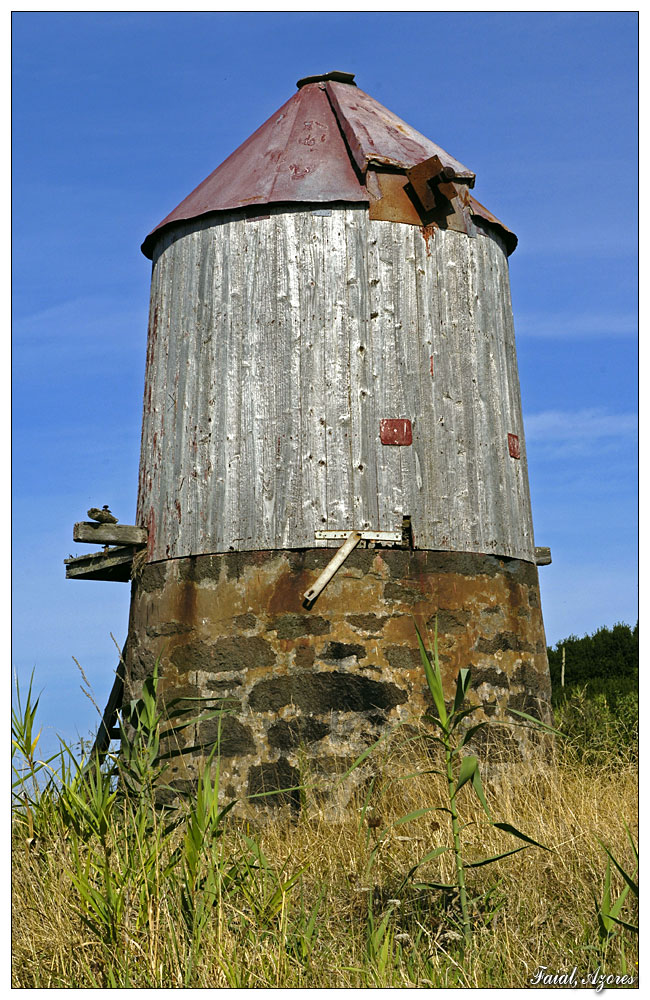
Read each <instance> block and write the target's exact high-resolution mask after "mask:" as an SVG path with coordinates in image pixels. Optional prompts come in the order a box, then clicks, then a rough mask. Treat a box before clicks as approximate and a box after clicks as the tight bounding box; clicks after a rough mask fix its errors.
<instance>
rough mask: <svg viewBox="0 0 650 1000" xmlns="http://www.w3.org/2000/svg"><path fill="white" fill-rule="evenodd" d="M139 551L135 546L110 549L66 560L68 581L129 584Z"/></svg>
mask: <svg viewBox="0 0 650 1000" xmlns="http://www.w3.org/2000/svg"><path fill="white" fill-rule="evenodd" d="M137 551H138V548H137V547H136V546H134V545H128V546H124V547H120V548H115V549H109V550H108V552H89V553H87V554H86V555H83V556H76V557H72V556H71V557H70V559H64V564H65V576H66V580H110V581H113V582H117V583H128V581H129V580H130V579H131V566H132V564H133V557H134V555H135V553H136V552H137Z"/></svg>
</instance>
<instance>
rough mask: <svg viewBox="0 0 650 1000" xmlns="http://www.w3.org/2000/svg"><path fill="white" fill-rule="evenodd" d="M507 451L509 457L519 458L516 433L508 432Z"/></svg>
mask: <svg viewBox="0 0 650 1000" xmlns="http://www.w3.org/2000/svg"><path fill="white" fill-rule="evenodd" d="M508 452H509V454H510V458H521V453H520V451H519V438H518V436H517V435H516V434H508Z"/></svg>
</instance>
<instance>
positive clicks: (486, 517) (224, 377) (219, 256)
mask: <svg viewBox="0 0 650 1000" xmlns="http://www.w3.org/2000/svg"><path fill="white" fill-rule="evenodd" d="M268 211H269V217H268V218H260V219H255V220H248V221H247V220H246V219H245V215H244V213H243V212H233V213H229V214H224V215H222V216H220V217H218V218H212V219H203V220H201V219H199V220H194V221H193V222H191V223H187V224H181V225H179V226H178V227H177V229H175V230H174V231H173V232H172V233H166V234H163V235H162V236H161V240H160V244H159V246H158V248H157V250H156V254H155V255H154V267H153V277H152V296H151V312H150V324H149V346H148V353H147V373H146V382H145V414H144V420H143V436H142V463H141V469H140V490H139V501H138V522H139V523H140V524H142V525H145V524H146V525H148V526H150V528H151V527H153V530H152V538H151V549H150V555H151V557H153V558H154V559H165V558H172V557H178V556H185V555H190V554H199V553H204V552H223V551H228V550H239V549H241V550H255V549H269V548H304V547H312V546H314V545H330V546H331V545H333V544H334V543H333V542H331V541H327V540H318V541H317V540H315V538H314V532H315V531H317V530H322V529H329V530H350V529H352V528H361V529H363V528H364V527H365V528H375V529H377V530H384V531H390V530H396V529H399V527H400V525H401V520H402V516H403V515H410V516H411V518H412V526H413V537H414V542H415V545H416V546H417V547H418V548H430V549H446V550H456V551H471V552H491V553H495V554H500V555H504V556H512V557H516V558H523V559H528V560H530V561H534V558H535V554H534V540H533V531H532V518H531V513H530V499H529V492H528V476H527V467H526V451H525V439H524V433H523V425H522V418H521V402H520V391H519V380H518V374H517V361H516V352H515V343H514V328H513V322H512V313H511V305H510V292H509V279H508V264H507V258H506V256H505V252H504V249H503V246H502V245H501V243H500V241H499V239H498V237H495V236H491V235H480V236H478V237H477V238H474V239H472V238H469V237H467V236H466V235H465V234H462V233H456V232H451V231H445V232H443V231H439V230H438V231H432V232H430V233H428V234H423V233H422V232H421V231H420V230H419V229H418V228H417V227H412V226H407V225H403V224H399V223H391V222H380V221H370V220H369V218H368V212H367V207H364V206H347V207H345V208H340V207H335V206H332V208H331V212H330V214H329V215H327V214H323V209H322V207H321V209H320V211H319V214H314V213H313V212H312V211H311V210H310V209H309V207H307V206H298V207H293V208H291V209H283V208H280V207H273V206H272V207H270V208H269V210H268ZM383 418H407V419H410V420H411V422H412V427H413V443H412V445H410V446H386V445H382V444H381V442H380V440H379V421H380V420H381V419H383ZM508 433H514V434H517V435H518V436H519V440H520V444H521V458H520V459H519V460H516V459H512V458H511V457H510V456H509V454H508V446H507V435H508Z"/></svg>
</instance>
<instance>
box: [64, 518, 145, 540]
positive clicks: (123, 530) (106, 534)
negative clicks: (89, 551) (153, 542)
mask: <svg viewBox="0 0 650 1000" xmlns="http://www.w3.org/2000/svg"><path fill="white" fill-rule="evenodd" d="M72 539H73V541H75V542H92V544H93V545H96V544H97V543H98V542H99V543H103V544H104V545H146V544H147V529H146V528H138V527H136V526H135V525H134V524H99V523H97V522H95V521H77V523H76V524H75V526H74V527H73V529H72Z"/></svg>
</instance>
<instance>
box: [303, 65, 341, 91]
mask: <svg viewBox="0 0 650 1000" xmlns="http://www.w3.org/2000/svg"><path fill="white" fill-rule="evenodd" d="M321 80H322V81H327V80H334V81H335V82H336V83H349V84H350V86H352V87H356V83H355V82H354V73H341V72H340V70H338V69H333V70H332V71H331V72H330V73H320V74H319V75H318V76H303V78H302V80H298V82H297V84H296V87H297V88H298V90H300V88H301V87H304V86H305V84H306V83H320V82H321Z"/></svg>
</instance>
